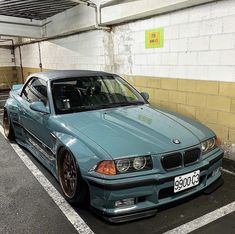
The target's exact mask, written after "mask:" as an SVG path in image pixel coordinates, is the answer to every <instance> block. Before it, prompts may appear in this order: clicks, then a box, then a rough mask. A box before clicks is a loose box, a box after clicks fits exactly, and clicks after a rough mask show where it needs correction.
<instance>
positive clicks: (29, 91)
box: [21, 78, 48, 105]
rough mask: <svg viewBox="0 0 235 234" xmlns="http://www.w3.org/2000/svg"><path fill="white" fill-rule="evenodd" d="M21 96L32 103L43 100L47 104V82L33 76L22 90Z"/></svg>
mask: <svg viewBox="0 0 235 234" xmlns="http://www.w3.org/2000/svg"><path fill="white" fill-rule="evenodd" d="M21 96H22V98H23V99H25V100H26V101H28V102H30V103H31V102H36V101H41V102H43V103H44V104H45V105H47V102H48V98H47V85H46V82H45V81H43V80H41V79H38V78H32V80H30V81H29V83H28V84H27V86H26V87H25V88H24V90H23V91H22V95H21Z"/></svg>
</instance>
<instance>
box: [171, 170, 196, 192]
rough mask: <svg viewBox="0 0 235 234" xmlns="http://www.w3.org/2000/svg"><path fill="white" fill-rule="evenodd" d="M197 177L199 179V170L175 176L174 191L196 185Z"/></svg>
mask: <svg viewBox="0 0 235 234" xmlns="http://www.w3.org/2000/svg"><path fill="white" fill-rule="evenodd" d="M199 179H200V170H197V171H194V172H191V173H188V174H185V175H181V176H177V177H175V180H174V193H178V192H180V191H182V190H185V189H187V188H191V187H194V186H196V185H198V184H199Z"/></svg>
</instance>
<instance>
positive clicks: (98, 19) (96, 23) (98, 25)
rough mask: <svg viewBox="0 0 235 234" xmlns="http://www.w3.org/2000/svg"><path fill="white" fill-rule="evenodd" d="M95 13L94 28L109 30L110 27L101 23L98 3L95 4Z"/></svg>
mask: <svg viewBox="0 0 235 234" xmlns="http://www.w3.org/2000/svg"><path fill="white" fill-rule="evenodd" d="M95 15H96V17H95V18H96V20H95V28H96V29H101V30H107V31H110V30H111V28H110V27H107V26H102V25H101V5H100V4H95Z"/></svg>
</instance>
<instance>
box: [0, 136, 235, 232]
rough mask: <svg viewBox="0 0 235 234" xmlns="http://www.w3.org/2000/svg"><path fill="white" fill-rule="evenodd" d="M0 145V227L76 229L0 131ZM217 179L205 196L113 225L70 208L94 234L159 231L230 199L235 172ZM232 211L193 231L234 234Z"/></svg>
mask: <svg viewBox="0 0 235 234" xmlns="http://www.w3.org/2000/svg"><path fill="white" fill-rule="evenodd" d="M0 144H1V149H2V150H1V153H0V161H1V165H2V168H3V169H2V170H1V172H0V173H1V174H0V177H1V178H2V179H1V188H2V189H1V200H0V202H1V207H2V208H3V209H1V214H0V217H1V219H0V220H1V221H0V227H1V229H0V232H1V233H6V232H9V233H12V232H13V231H15V232H18V233H19V231H22V232H24V233H39V232H40V233H76V229H75V228H74V226H73V225H74V223H71V222H69V220H68V217H69V216H67V214H66V212H69V210H67V211H63V212H65V213H63V212H62V211H61V208H60V205H59V206H58V204H56V203H55V200H56V199H55V200H53V199H52V198H51V196H49V195H48V190H47V189H46V190H45V188H44V187H43V186H42V185H41V184H40V183H39V182H38V181H37V180H36V179H35V178H34V176H33V174H32V172H30V170H29V169H28V168H27V167H26V166H25V165H24V163H23V162H22V161H21V159H20V157H19V155H17V154H16V153H15V151H14V150H13V148H12V146H11V145H10V144H9V142H8V141H7V140H6V139H5V138H3V136H2V135H0ZM13 147H14V145H13ZM22 151H23V153H24V154H25V155H27V158H28V159H30V160H31V161H32V162H33V164H34V165H36V168H37V169H39V171H40V172H42V174H43V175H44V176H45V177H46V178H47V179H48V181H49V182H50V183H51V185H50V186H52V187H54V188H56V190H57V191H58V192H59V193H61V189H60V186H59V184H58V182H57V181H56V179H55V178H54V177H53V176H52V175H51V174H50V173H49V172H48V171H47V170H46V169H45V168H44V167H43V166H42V164H40V163H39V162H38V161H37V160H36V159H35V158H34V157H33V156H32V155H31V154H30V153H29V152H28V151H27V150H25V149H22ZM228 165H229V166H228ZM224 166H225V167H226V169H228V170H229V171H230V170H231V169H232V166H231V163H228V162H227V161H226V162H225V163H224ZM230 172H231V171H230ZM231 173H233V172H231ZM36 174H38V173H36ZM223 178H224V182H225V183H224V185H223V186H222V187H220V188H219V189H218V190H216V191H215V192H214V193H212V194H210V195H205V194H197V195H195V196H193V197H190V198H188V199H186V200H185V199H184V200H182V201H181V202H177V203H174V204H170V205H168V206H164V207H161V208H160V209H159V212H158V213H157V215H156V216H155V217H152V218H147V219H142V220H138V221H134V222H128V223H124V224H115V225H114V224H110V223H107V222H105V221H103V220H102V219H101V218H100V217H97V216H96V215H95V214H94V213H93V212H92V211H91V210H90V209H88V208H79V207H73V209H74V210H75V213H76V214H77V215H78V217H81V218H82V220H84V221H85V223H86V224H87V225H88V227H89V228H88V230H90V229H91V230H92V231H94V232H95V233H97V234H106V233H107V234H108V233H113V234H116V233H117V234H118V233H124V234H125V233H128V234H131V233H133V234H136V233H164V232H167V231H169V230H172V229H174V228H177V227H179V226H181V225H183V224H186V223H188V222H190V221H193V220H195V219H197V218H200V217H203V216H204V215H206V214H208V213H210V212H213V211H215V210H217V209H219V208H221V207H224V206H226V205H228V204H232V202H234V201H235V183H234V180H235V175H233V174H229V173H226V172H223ZM57 199H59V198H57ZM234 215H235V213H234V212H233V213H231V214H228V215H226V216H224V217H221V218H219V219H217V220H215V221H213V222H211V223H208V224H206V225H203V226H202V227H201V228H199V229H197V230H195V231H194V232H193V233H221V230H223V228H224V227H226V233H234V221H233V218H234ZM208 222H209V221H208ZM78 225H81V223H79V224H78ZM82 230H83V231H82ZM183 230H184V229H183ZM86 231H87V229H84V228H82V229H80V233H86ZM170 233H174V232H170ZM182 233H185V231H183V232H182Z"/></svg>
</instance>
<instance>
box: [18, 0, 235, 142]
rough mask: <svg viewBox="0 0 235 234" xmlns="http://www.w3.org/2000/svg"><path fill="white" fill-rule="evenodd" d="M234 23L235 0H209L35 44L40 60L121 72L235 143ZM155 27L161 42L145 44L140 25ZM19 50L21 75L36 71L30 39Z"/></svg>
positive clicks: (53, 65) (160, 101) (156, 99)
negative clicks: (159, 44)
mask: <svg viewBox="0 0 235 234" xmlns="http://www.w3.org/2000/svg"><path fill="white" fill-rule="evenodd" d="M234 22H235V1H233V0H223V1H218V2H213V3H209V4H205V5H201V6H197V7H192V8H188V9H184V10H180V11H177V12H172V13H168V14H164V15H160V16H156V17H152V18H149V19H145V20H138V21H135V22H130V23H126V24H122V25H119V26H114V27H112V31H111V32H110V33H108V32H105V31H90V32H86V33H80V34H77V35H75V36H70V37H67V38H63V39H58V40H53V41H50V42H41V43H40V46H41V57H42V65H43V68H44V69H93V70H105V71H112V72H115V73H119V74H121V75H124V76H125V78H126V79H127V80H128V81H130V82H131V83H132V84H134V85H135V86H136V87H137V88H138V89H139V90H141V91H142V90H145V91H148V92H149V93H150V101H151V102H152V103H154V104H156V105H159V106H161V107H165V108H168V109H171V110H173V111H177V112H180V113H183V114H185V115H188V116H190V117H192V118H194V119H197V120H200V121H202V122H203V123H205V124H207V125H208V126H209V127H211V128H212V129H214V130H215V131H216V133H217V134H218V135H219V136H220V137H222V139H223V140H224V141H226V142H233V143H235V24H234ZM159 27H163V28H164V32H165V33H164V34H165V35H164V36H165V40H164V48H156V49H146V48H145V30H149V29H154V28H159ZM21 48H22V57H23V67H24V74H25V75H26V74H29V73H31V72H33V71H34V70H35V71H38V70H39V55H38V49H37V48H38V44H31V45H27V46H22V47H21ZM16 50H17V49H16ZM17 65H19V60H18V59H17Z"/></svg>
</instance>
